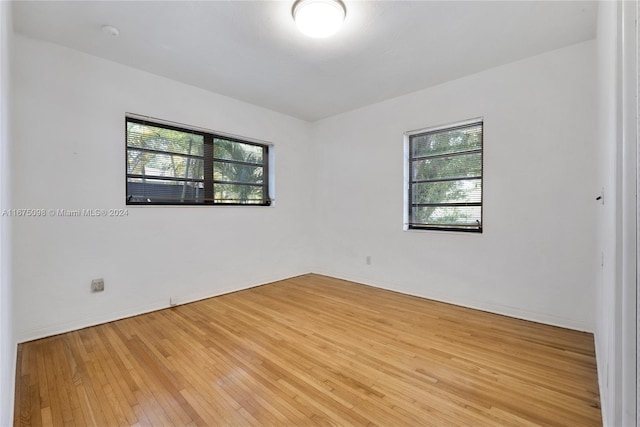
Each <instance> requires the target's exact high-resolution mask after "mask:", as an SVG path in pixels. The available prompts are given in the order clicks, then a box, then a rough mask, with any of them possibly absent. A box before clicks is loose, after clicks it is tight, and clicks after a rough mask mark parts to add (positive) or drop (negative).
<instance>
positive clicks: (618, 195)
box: [595, 1, 637, 426]
mask: <svg viewBox="0 0 640 427" xmlns="http://www.w3.org/2000/svg"><path fill="white" fill-rule="evenodd" d="M635 9H636V3H635V2H610V1H601V2H600V4H599V11H598V36H597V71H598V73H597V105H598V112H597V114H598V128H597V141H598V144H597V152H598V158H599V159H600V161H599V162H598V168H597V179H598V184H599V187H603V188H604V191H605V196H606V198H605V204H604V205H601V206H600V207H599V209H598V215H597V224H598V225H597V253H598V254H599V255H600V256H602V257H603V259H604V263H603V266H602V268H600V269H599V273H598V275H597V298H596V301H597V322H596V332H595V338H596V353H597V356H598V358H597V359H598V375H599V383H600V400H601V402H602V414H603V423H604V425H605V426H621V425H625V426H626V425H634V424H635V411H636V405H637V399H636V393H635V386H636V384H635V381H636V372H635V370H636V366H635V358H636V337H635V332H636V329H635V327H636V319H635V316H636V307H635V302H636V296H635V287H636V277H635V275H636V268H637V265H636V256H637V254H636V239H635V238H636V221H637V216H636V201H637V199H636V188H635V183H636V178H637V170H636V144H637V141H636V137H637V128H636V126H637V122H636V120H637V116H636V114H637V113H636V110H637V104H636V102H637V100H636V98H635V94H636V93H637V86H636V84H637V83H636V76H637V74H636V73H637V63H636V59H635V58H636V54H637V44H636V42H635V28H634V23H635V20H636V10H635Z"/></svg>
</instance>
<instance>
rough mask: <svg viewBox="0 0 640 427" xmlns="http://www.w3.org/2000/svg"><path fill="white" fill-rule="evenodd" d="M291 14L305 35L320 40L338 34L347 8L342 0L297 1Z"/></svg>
mask: <svg viewBox="0 0 640 427" xmlns="http://www.w3.org/2000/svg"><path fill="white" fill-rule="evenodd" d="M291 14H292V15H293V20H294V21H295V22H296V25H297V27H298V29H299V30H300V31H301V32H302V33H303V34H305V35H307V36H309V37H313V38H318V39H320V38H325V37H329V36H331V35H333V34H335V33H337V32H338V30H339V29H340V27H341V26H342V22H344V18H345V16H346V15H347V8H346V7H345V6H344V3H342V1H341V0H296V2H295V3H293V7H292V8H291Z"/></svg>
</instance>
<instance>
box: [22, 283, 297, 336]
mask: <svg viewBox="0 0 640 427" xmlns="http://www.w3.org/2000/svg"><path fill="white" fill-rule="evenodd" d="M303 274H308V272H307V273H293V274H292V275H288V276H286V277H276V278H273V277H270V278H263V279H262V280H256V281H255V282H253V283H252V284H243V285H237V286H230V287H225V288H222V289H217V290H215V291H213V292H211V291H207V292H200V293H193V294H187V295H180V296H179V297H178V298H177V300H176V301H175V304H174V305H182V304H189V303H192V302H196V301H201V300H204V299H208V298H213V297H217V296H220V295H225V294H230V293H233V292H238V291H243V290H245V289H250V288H255V287H258V286H263V285H266V284H269V283H273V282H277V281H279V280H285V279H287V278H290V277H296V276H300V275H303ZM171 306H172V305H170V304H168V303H167V301H166V299H163V300H156V301H152V302H149V303H148V304H145V305H142V306H138V307H133V308H127V309H125V310H119V311H115V312H112V313H108V314H104V315H100V316H95V317H90V318H87V319H81V320H73V321H70V322H64V323H57V324H54V325H49V326H47V327H44V328H37V329H32V330H26V331H18V332H17V342H18V343H24V342H28V341H33V340H37V339H41V338H46V337H50V336H53V335H59V334H64V333H67V332H72V331H77V330H79V329H84V328H88V327H91V326H97V325H101V324H103V323H109V322H114V321H116V320H120V319H126V318H127V317H134V316H139V315H141V314H146V313H151V312H154V311H158V310H164V309H166V308H169V307H171Z"/></svg>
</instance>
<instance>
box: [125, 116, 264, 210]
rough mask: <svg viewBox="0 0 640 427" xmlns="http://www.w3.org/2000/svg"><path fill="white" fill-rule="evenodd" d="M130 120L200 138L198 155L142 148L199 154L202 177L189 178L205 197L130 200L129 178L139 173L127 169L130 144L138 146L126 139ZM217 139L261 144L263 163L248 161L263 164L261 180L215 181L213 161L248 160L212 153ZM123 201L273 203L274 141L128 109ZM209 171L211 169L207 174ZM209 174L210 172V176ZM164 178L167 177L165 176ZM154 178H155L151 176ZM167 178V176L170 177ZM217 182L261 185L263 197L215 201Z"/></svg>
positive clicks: (131, 203) (156, 203)
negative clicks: (142, 113) (217, 155)
mask: <svg viewBox="0 0 640 427" xmlns="http://www.w3.org/2000/svg"><path fill="white" fill-rule="evenodd" d="M129 123H137V124H140V125H148V126H153V127H158V128H163V129H168V130H173V131H177V132H185V133H191V134H194V135H199V136H201V137H202V138H203V153H202V156H199V155H187V154H181V153H174V152H171V151H161V150H153V149H148V150H145V151H149V152H155V153H159V154H164V153H166V154H175V155H179V156H184V157H190V158H198V159H202V161H203V169H204V172H203V178H202V179H199V178H194V179H188V181H189V182H202V183H203V191H204V198H203V199H202V200H201V201H196V200H189V201H182V202H181V201H179V200H176V201H150V202H145V201H135V200H131V196H130V195H129V178H140V177H141V175H139V174H130V173H129V169H128V155H129V148H132V149H134V150H138V148H136V147H129V141H128V134H129V129H128V124H129ZM216 139H221V140H224V141H230V142H233V143H239V144H246V145H253V146H257V147H261V148H262V164H258V163H255V164H251V165H253V166H256V167H262V169H263V172H262V177H263V179H262V180H263V182H262V184H249V183H239V182H235V181H217V180H215V179H214V176H213V172H214V170H215V164H216V161H217V162H219V163H220V162H222V163H233V164H244V165H249V163H247V162H241V161H236V160H231V159H219V158H216V157H215V155H214V144H215V140H216ZM124 157H125V183H124V184H125V203H126V205H127V206H252V207H260V206H262V207H264V206H273V201H274V199H273V197H272V191H273V185H272V171H271V169H272V167H271V165H272V163H273V144H271V143H268V142H264V141H258V140H255V139H252V138H246V137H240V136H236V135H230V134H227V133H223V132H217V131H212V130H209V129H203V128H198V127H194V126H188V125H183V124H181V123H175V122H170V121H167V120H162V119H156V118H150V117H146V116H139V115H137V114H130V113H127V114H126V115H125V156H124ZM208 172H211V173H210V174H209V173H208ZM209 175H210V176H209ZM165 178H166V177H165ZM151 179H155V178H151ZM169 180H170V179H167V181H169ZM174 180H175V181H183V180H184V179H183V178H178V177H176V178H174ZM216 184H232V185H233V184H238V185H253V186H256V187H262V189H263V190H262V191H263V197H262V201H261V202H260V203H229V202H224V201H216V200H215V199H214V195H215V185H216ZM247 200H260V199H247Z"/></svg>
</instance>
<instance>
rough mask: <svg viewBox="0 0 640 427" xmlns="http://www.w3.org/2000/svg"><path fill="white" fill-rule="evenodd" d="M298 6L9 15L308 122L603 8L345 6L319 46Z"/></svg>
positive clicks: (545, 4)
mask: <svg viewBox="0 0 640 427" xmlns="http://www.w3.org/2000/svg"><path fill="white" fill-rule="evenodd" d="M292 3H293V0H290V1H175V2H174V1H70V2H58V1H43V2H38V1H19V2H15V3H14V7H13V10H14V12H13V13H14V28H15V30H16V31H17V32H19V33H21V34H25V35H28V36H30V37H34V38H38V39H44V40H48V41H51V42H54V43H58V44H61V45H64V46H68V47H71V48H73V49H77V50H80V51H83V52H86V53H90V54H92V55H96V56H99V57H103V58H106V59H110V60H112V61H115V62H119V63H122V64H126V65H129V66H132V67H135V68H139V69H141V70H145V71H149V72H151V73H154V74H158V75H161V76H165V77H169V78H171V79H174V80H178V81H181V82H185V83H188V84H191V85H194V86H198V87H201V88H204V89H208V90H211V91H213V92H217V93H220V94H223V95H227V96H230V97H233V98H236V99H240V100H243V101H246V102H250V103H252V104H255V105H260V106H263V107H266V108H270V109H273V110H276V111H280V112H283V113H286V114H289V115H292V116H295V117H299V118H301V119H305V120H310V121H313V120H318V119H321V118H324V117H328V116H331V115H334V114H338V113H341V112H344V111H348V110H351V109H354V108H358V107H362V106H365V105H368V104H372V103H375V102H378V101H382V100H384V99H389V98H393V97H396V96H399V95H403V94H406V93H410V92H413V91H416V90H419V89H424V88H426V87H429V86H433V85H436V84H439V83H442V82H445V81H448V80H452V79H455V78H459V77H462V76H465V75H469V74H473V73H477V72H479V71H482V70H485V69H488V68H491V67H495V66H497V65H501V64H505V63H509V62H513V61H516V60H519V59H522V58H526V57H528V56H532V55H536V54H539V53H542V52H545V51H549V50H553V49H557V48H561V47H564V46H568V45H571V44H574V43H578V42H581V41H585V40H589V39H592V38H594V37H595V32H596V29H595V28H596V14H597V3H596V2H583V1H470V2H466V1H465V2H463V1H451V0H449V1H352V0H346V1H345V4H346V7H347V19H346V21H345V25H344V27H343V28H342V30H341V31H340V32H339V33H338V34H336V35H335V36H333V37H330V38H327V39H311V38H308V37H306V36H304V35H302V34H300V33H299V32H298V31H297V29H296V27H295V24H294V22H293V20H292V18H291V4H292ZM105 24H108V25H113V26H115V27H117V28H118V29H119V30H120V36H119V37H112V36H108V35H106V34H104V33H103V32H102V31H101V27H102V26H103V25H105Z"/></svg>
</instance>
